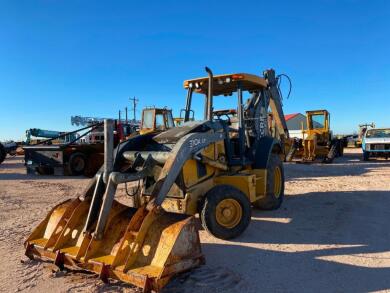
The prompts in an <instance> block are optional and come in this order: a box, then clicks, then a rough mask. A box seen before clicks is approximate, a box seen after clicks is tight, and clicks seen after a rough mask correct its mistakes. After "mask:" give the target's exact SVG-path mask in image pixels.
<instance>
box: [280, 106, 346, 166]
mask: <svg viewBox="0 0 390 293" xmlns="http://www.w3.org/2000/svg"><path fill="white" fill-rule="evenodd" d="M306 119H307V123H306V125H307V128H306V129H303V126H302V133H303V139H294V141H293V143H292V145H291V148H290V150H289V152H288V154H287V157H286V160H287V161H292V159H293V158H294V157H296V158H299V159H301V160H300V161H298V162H313V161H315V160H316V159H317V158H320V159H322V162H323V163H331V162H333V159H334V158H335V157H338V156H342V155H343V150H344V141H343V139H339V138H336V137H333V135H332V132H331V130H330V115H329V112H328V111H327V110H313V111H306Z"/></svg>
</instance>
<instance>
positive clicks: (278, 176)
mask: <svg viewBox="0 0 390 293" xmlns="http://www.w3.org/2000/svg"><path fill="white" fill-rule="evenodd" d="M282 184H283V182H282V170H280V168H279V167H276V168H275V170H274V195H275V197H276V198H279V197H280V194H281V193H282Z"/></svg>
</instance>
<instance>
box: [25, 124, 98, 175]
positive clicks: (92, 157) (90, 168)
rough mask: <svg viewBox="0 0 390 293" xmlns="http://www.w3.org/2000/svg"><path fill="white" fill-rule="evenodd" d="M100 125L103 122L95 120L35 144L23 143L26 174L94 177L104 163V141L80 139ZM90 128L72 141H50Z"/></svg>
mask: <svg viewBox="0 0 390 293" xmlns="http://www.w3.org/2000/svg"><path fill="white" fill-rule="evenodd" d="M101 127H102V123H96V124H94V125H89V126H87V127H84V128H81V129H78V130H75V131H72V132H68V133H64V134H62V135H60V136H58V137H56V138H51V139H48V140H45V141H43V142H40V143H38V144H35V145H26V146H24V147H23V150H24V161H25V166H26V171H27V174H47V175H73V176H77V175H86V176H90V177H91V176H94V175H95V174H96V172H97V171H98V170H99V168H100V167H101V166H102V164H103V157H104V143H103V142H101V141H97V142H92V143H91V142H89V143H80V141H81V139H82V138H83V137H85V136H86V135H88V134H91V133H93V131H95V130H98V129H99V128H101ZM89 128H90V129H89ZM87 129H89V130H88V131H86V132H85V133H84V134H83V135H81V136H78V137H77V138H75V139H74V140H73V141H70V142H68V143H60V144H51V142H52V141H53V140H56V139H58V138H59V137H61V136H64V135H70V134H76V133H77V132H79V131H83V130H87Z"/></svg>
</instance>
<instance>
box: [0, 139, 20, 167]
mask: <svg viewBox="0 0 390 293" xmlns="http://www.w3.org/2000/svg"><path fill="white" fill-rule="evenodd" d="M17 147H18V144H17V143H16V142H14V141H5V142H0V164H1V163H3V162H4V160H5V158H6V157H7V155H11V156H14V155H16V149H17Z"/></svg>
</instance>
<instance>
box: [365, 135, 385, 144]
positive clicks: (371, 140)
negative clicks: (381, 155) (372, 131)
mask: <svg viewBox="0 0 390 293" xmlns="http://www.w3.org/2000/svg"><path fill="white" fill-rule="evenodd" d="M364 143H366V144H369V143H380V144H382V143H390V137H370V138H368V137H365V138H364Z"/></svg>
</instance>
